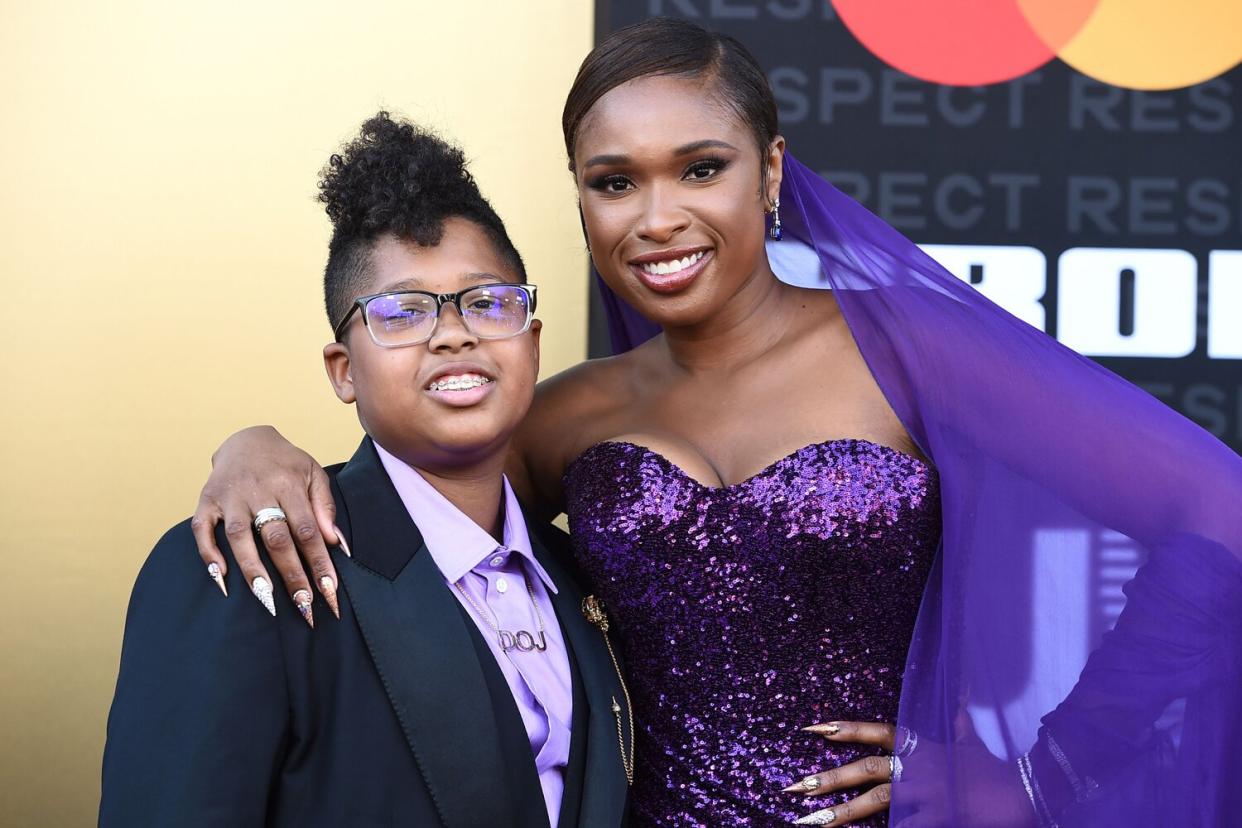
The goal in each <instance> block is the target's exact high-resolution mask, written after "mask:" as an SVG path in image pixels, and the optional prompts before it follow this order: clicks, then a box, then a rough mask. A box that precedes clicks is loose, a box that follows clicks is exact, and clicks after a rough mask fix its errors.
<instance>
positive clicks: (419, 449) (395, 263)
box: [323, 217, 541, 470]
mask: <svg viewBox="0 0 1242 828" xmlns="http://www.w3.org/2000/svg"><path fill="white" fill-rule="evenodd" d="M370 259H371V261H370V264H371V267H370V272H371V276H372V278H371V283H370V285H369V286H368V288H367V290H366V293H368V294H373V293H384V292H386V291H392V290H425V291H429V292H431V293H455V292H457V291H459V290H462V289H463V288H467V287H472V286H474V285H481V284H487V283H497V282H518V281H520V279H519V278H518V274H517V273H515V272H514V271H513V268H512V266H511V265H510V264H509V263H508V262H507V261H506V260H505V259H504V257H503V256H501V255H500V253H499V252H498V251H497V250H496V247H495V245H494V244H493V243H492V241H491V240H490V239H489V238H488V236H487V234H486V233H485V232H484V231H483V230H482V229H481V228H480V227H479V226H478V225H476V224H475V223H474V222H472V221H469V220H467V219H462V218H456V217H454V218H450V219H448V220H446V221H445V222H444V234H443V237H442V238H441V240H440V243H439V244H438V245H436V246H434V247H422V246H421V245H419V244H417V243H415V242H411V241H402V240H400V239H397V238H396V237H395V236H392V235H384V236H381V237H380V238H379V239H378V240H377V241H376V242H375V245H374V247H373V248H372V250H371V257H370ZM540 327H541V326H540V323H539V321H538V320H535V321H533V322H532V323H531V326H530V330H528V331H527V332H526V333H523V334H520V335H518V336H515V337H511V338H508V339H479V338H478V337H476V336H474V335H473V334H471V333H470V332H469V331H468V330H466V327H465V325H463V324H462V320H461V317H460V316H459V315H458V313H457V308H456V307H453V306H452V305H447V304H446V305H445V306H444V307H443V308H441V310H440V319H439V322H438V324H437V325H436V328H435V332H434V333H433V334H432V336H431V339H429V340H427V341H426V342H423V343H420V344H418V345H409V346H405V347H401V348H381V347H380V346H378V345H376V344H375V343H374V342H373V341H371V337H370V336H369V335H368V333H367V331H366V327H365V325H364V323H363V320H362V314H360V313H355V314H354V316H353V318H352V319H351V320H350V322H349V324H348V326H347V327H346V329H345V331H344V332H343V333H342V336H341V342H339V343H337V342H334V343H332V344H330V345H328V346H327V347H325V348H324V352H323V353H324V365H325V366H326V367H327V370H328V377H329V379H331V381H332V385H333V387H334V388H335V389H336V395H337V396H338V397H339V398H340V399H341V400H342V401H343V402H346V403H357V405H358V419H359V420H360V421H361V422H362V427H363V428H364V429H366V431H367V433H368V434H370V435H371V437H372V438H373V439H374V440H375V441H376V442H377V443H379V444H380V445H382V446H383V447H384V448H385V449H387V450H388V451H390V452H392V453H393V454H395V455H396V456H398V457H400V458H401V459H402V460H404V461H405V462H407V463H409V464H411V465H414V466H418V467H420V468H425V469H428V470H436V469H452V468H459V467H462V466H469V465H474V464H477V463H479V462H481V461H484V460H487V459H494V458H500V459H502V460H503V457H504V453H505V452H506V450H507V448H508V442H509V438H510V437H511V436H512V434H513V432H514V430H515V429H516V428H517V425H518V423H519V422H521V420H522V418H523V417H524V416H525V415H526V412H527V410H528V409H529V408H530V403H531V399H532V397H533V395H534V390H535V380H536V378H537V377H538V374H539V331H540ZM463 374H475V375H482V376H483V377H486V378H487V379H489V380H491V381H490V382H488V383H485V384H484V385H482V386H480V387H474V388H470V389H468V390H445V389H444V388H443V387H440V388H437V389H435V390H433V389H432V388H431V385H432V383H436V384H437V385H439V384H441V383H442V382H443V381H444V380H445V379H446V378H448V377H452V376H458V375H463Z"/></svg>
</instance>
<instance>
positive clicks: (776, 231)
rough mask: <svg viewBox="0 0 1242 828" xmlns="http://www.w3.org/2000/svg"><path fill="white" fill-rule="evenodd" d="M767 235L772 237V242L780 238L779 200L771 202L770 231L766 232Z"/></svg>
mask: <svg viewBox="0 0 1242 828" xmlns="http://www.w3.org/2000/svg"><path fill="white" fill-rule="evenodd" d="M768 235H769V236H771V237H772V241H780V240H781V236H782V235H783V234H782V233H781V200H780V199H779V198H777V199H776V200H775V201H773V202H772V229H771V230H769V231H768Z"/></svg>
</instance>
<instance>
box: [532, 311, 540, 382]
mask: <svg viewBox="0 0 1242 828" xmlns="http://www.w3.org/2000/svg"><path fill="white" fill-rule="evenodd" d="M541 333H543V323H542V322H540V321H539V320H538V319H532V320H531V323H530V337H531V340H530V341H531V344H533V345H534V346H535V348H534V351H535V379H536V380H537V379H539V334H541Z"/></svg>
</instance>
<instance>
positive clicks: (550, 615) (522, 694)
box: [375, 443, 573, 828]
mask: <svg viewBox="0 0 1242 828" xmlns="http://www.w3.org/2000/svg"><path fill="white" fill-rule="evenodd" d="M375 450H376V452H377V453H378V454H379V458H380V462H381V463H383V465H384V470H385V471H386V472H388V477H389V479H391V480H392V483H393V486H394V487H396V489H397V494H398V495H399V496H400V497H401V501H402V502H403V503H404V504H405V508H406V510H407V511H408V512H409V513H410V517H411V518H412V519H413V520H414V523H415V524H417V526H418V531H419V532H420V533H421V534H422V536H423V542H424V543H426V544H427V551H428V552H430V553H431V557H432V559H433V560H434V561H435V563H436V566H437V567H439V569H440V572H441V573H443V574H444V580H445V582H446V583H447V584H448V587H449V589H450V590H451V591H452V593H453V595H454V596H456V598H457V600H458V602H459V603H460V604H461V605H462V606H464V607H465V608H466V612H467V613H468V614H469V615H470V617H471V618H472V619H474V623H475V625H476V626H477V627H478V628H479V632H480V633H482V635H483V639H484V640H485V641H486V642H487V644H488V647H489V648H490V649H491V651H492V655H494V656H495V657H496V663H497V664H498V665H499V666H500V670H501V672H502V673H504V676H505V680H506V681H507V682H508V684H509V689H510V690H511V691H512V692H513V700H514V701H515V702H516V703H517V708H518V712H519V713H521V716H522V723H523V724H524V725H525V726H526V735H527V736H528V737H529V739H530V749H531V752H532V753H533V754H534V756H535V768H536V770H537V771H538V772H539V784H540V785H541V786H542V787H543V799H544V803H545V804H546V805H547V808H548V820H549V822H550V824H551V826H552V828H557V818H558V816H559V815H560V810H561V796H562V794H563V793H564V787H565V778H564V774H565V767H566V765H567V764H568V763H569V740H570V722H571V721H572V716H573V685H572V679H571V677H570V672H569V654H568V650H567V649H566V647H565V639H564V636H563V635H562V634H561V627H560V624H559V623H557V620H556V611H555V610H554V609H553V607H552V599H551V598H550V597H549V590H550V591H551V592H556V591H557V590H556V584H554V583H553V582H552V579H551V577H549V575H548V573H547V572H545V571H544V569H543V567H542V566H540V565H539V562H538V561H536V560H535V556H534V554H533V553H532V552H531V548H530V537H529V535H527V532H526V520H525V518H524V517H523V516H522V507H521V506H519V505H518V501H517V497H515V496H514V494H513V489H512V488H510V486H509V481H508V480H507V479H506V480H505V481H504V498H505V528H504V545H503V546H498V545H497V543H496V540H495V539H494V538H493V537H492V536H491V535H490V534H488V533H487V532H486V531H484V530H483V529H482V528H481V527H480V526H479V525H478V524H476V523H475V522H474V521H472V520H471V519H470V518H468V517H466V516H465V515H464V514H462V512H461V511H460V510H459V509H458V508H457V507H456V506H454V505H453V504H452V503H450V502H449V501H448V499H446V498H445V497H444V495H442V494H440V493H439V492H438V491H436V490H435V488H434V487H432V485H431V484H430V483H428V482H427V481H426V480H424V479H423V477H422V475H420V474H419V473H418V472H417V471H416V470H415V469H414V468H412V467H411V466H409V465H408V464H406V463H404V462H403V461H401V460H399V459H397V458H396V457H394V456H393V455H392V454H390V453H389V452H387V451H385V450H384V448H383V447H382V446H380V445H379V443H376V444H375ZM526 579H529V582H530V586H531V590H532V591H533V592H534V594H535V603H536V604H538V606H539V610H540V611H541V612H542V613H543V621H544V630H545V636H546V640H547V645H548V649H547V651H545V652H525V653H524V652H519V651H517V650H513V651H511V652H510V653H509V654H506V653H505V652H503V651H502V650H501V648H500V642H499V641H498V640H497V636H496V631H495V630H494V629H493V628H492V625H491V624H490V623H488V620H487V619H485V618H482V617H480V616H479V611H478V608H476V607H474V606H472V605H471V604H470V602H469V601H467V600H466V599H464V598H463V597H462V595H461V593H460V592H459V591H458V590H457V588H456V587H455V586H454V584H460V585H461V587H462V589H464V590H465V591H466V593H467V594H469V596H470V597H471V598H472V599H474V602H475V603H476V604H478V605H479V606H480V607H482V608H483V609H485V610H486V611H487V612H489V613H492V614H493V620H495V621H496V622H497V623H498V624H499V626H500V628H501V629H505V630H512V631H514V632H516V631H517V630H527V631H529V632H531V633H536V630H537V629H538V627H539V622H538V616H537V615H536V614H535V609H534V607H533V606H532V605H531V599H530V594H529V593H528V592H527V591H526ZM536 635H537V634H536Z"/></svg>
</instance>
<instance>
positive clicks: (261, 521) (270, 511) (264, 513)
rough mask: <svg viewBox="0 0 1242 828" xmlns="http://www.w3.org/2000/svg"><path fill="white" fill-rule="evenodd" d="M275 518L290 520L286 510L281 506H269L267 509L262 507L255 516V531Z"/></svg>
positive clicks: (286, 521)
mask: <svg viewBox="0 0 1242 828" xmlns="http://www.w3.org/2000/svg"><path fill="white" fill-rule="evenodd" d="M274 520H283V521H284V522H285V523H288V522H289V518H287V517H286V516H285V510H284V509H282V508H280V507H279V506H268V507H267V508H266V509H260V510H259V511H258V513H257V514H256V515H255V516H254V531H256V532H258V531H260V530H262V529H263V527H264V526H266V525H267V524H269V523H271V522H272V521H274Z"/></svg>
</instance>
